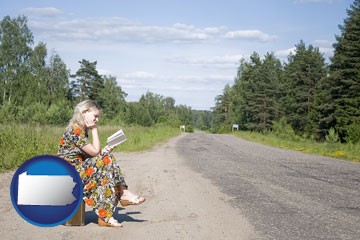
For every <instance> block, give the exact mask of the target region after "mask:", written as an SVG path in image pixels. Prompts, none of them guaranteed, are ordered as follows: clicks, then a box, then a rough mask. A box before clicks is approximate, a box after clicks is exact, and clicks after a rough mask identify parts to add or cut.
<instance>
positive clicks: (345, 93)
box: [213, 0, 360, 143]
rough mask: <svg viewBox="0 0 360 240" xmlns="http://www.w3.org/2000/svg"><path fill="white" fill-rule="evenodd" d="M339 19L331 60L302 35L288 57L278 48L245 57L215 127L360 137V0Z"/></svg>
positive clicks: (219, 105) (220, 102)
mask: <svg viewBox="0 0 360 240" xmlns="http://www.w3.org/2000/svg"><path fill="white" fill-rule="evenodd" d="M347 15H348V17H347V18H346V19H345V20H344V23H343V25H339V29H340V30H341V34H340V35H338V36H335V38H336V43H334V44H333V47H334V55H333V57H331V59H330V62H329V63H327V61H326V59H325V58H324V56H323V54H322V53H321V52H320V50H319V48H317V47H314V46H312V45H306V44H305V42H303V41H300V42H299V43H298V44H297V45H295V48H296V50H295V52H294V53H291V54H290V55H289V56H288V59H287V62H285V63H282V62H280V60H279V59H277V58H276V57H275V56H274V54H273V53H267V54H266V55H265V56H264V57H263V58H261V57H260V56H259V54H258V53H256V52H254V53H253V54H252V55H251V57H250V59H249V60H245V59H242V60H241V62H240V66H239V67H238V71H237V75H236V77H235V80H234V84H233V85H231V86H230V85H226V86H225V87H224V89H223V93H222V94H221V95H219V96H217V97H216V99H215V102H216V103H215V107H214V108H213V114H214V116H213V117H214V119H213V128H215V129H216V131H218V132H224V131H229V125H230V124H232V123H237V124H239V128H240V129H241V130H247V131H258V132H268V131H285V130H286V131H287V132H288V133H289V134H295V135H297V136H301V137H304V138H306V139H313V140H318V141H322V140H325V139H326V137H327V136H328V135H329V133H331V136H332V137H333V138H336V139H337V140H339V141H341V142H351V143H356V142H359V140H360V1H359V0H356V1H354V3H353V4H352V5H351V7H350V9H348V10H347Z"/></svg>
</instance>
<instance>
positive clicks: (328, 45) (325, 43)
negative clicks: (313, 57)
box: [314, 39, 333, 47]
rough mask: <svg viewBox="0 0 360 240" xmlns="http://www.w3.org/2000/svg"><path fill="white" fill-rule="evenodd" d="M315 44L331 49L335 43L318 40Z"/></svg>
mask: <svg viewBox="0 0 360 240" xmlns="http://www.w3.org/2000/svg"><path fill="white" fill-rule="evenodd" d="M314 44H316V45H319V46H327V47H330V46H332V44H333V42H331V41H329V40H324V39H317V40H315V41H314Z"/></svg>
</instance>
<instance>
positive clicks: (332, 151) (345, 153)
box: [234, 131, 360, 162]
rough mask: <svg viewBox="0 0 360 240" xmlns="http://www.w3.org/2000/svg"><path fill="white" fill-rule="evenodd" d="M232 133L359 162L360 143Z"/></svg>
mask: <svg viewBox="0 0 360 240" xmlns="http://www.w3.org/2000/svg"><path fill="white" fill-rule="evenodd" d="M234 135H236V136H239V137H242V138H244V139H247V140H250V141H255V142H259V143H263V144H266V145H271V146H274V147H280V148H284V149H291V150H295V151H301V152H305V153H310V154H317V155H322V156H328V157H334V158H339V159H343V160H350V161H354V162H360V144H359V143H357V144H343V143H331V144H330V143H326V142H316V141H313V140H309V139H303V138H300V137H296V138H294V137H291V136H281V137H280V136H277V135H275V134H273V133H266V134H262V133H258V132H243V131H239V132H235V133H234Z"/></svg>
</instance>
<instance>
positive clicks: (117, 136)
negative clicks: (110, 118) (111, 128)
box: [106, 129, 126, 147]
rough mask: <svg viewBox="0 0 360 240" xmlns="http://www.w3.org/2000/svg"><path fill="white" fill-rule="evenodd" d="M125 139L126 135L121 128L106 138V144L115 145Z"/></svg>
mask: <svg viewBox="0 0 360 240" xmlns="http://www.w3.org/2000/svg"><path fill="white" fill-rule="evenodd" d="M125 141H126V136H125V134H124V132H123V130H122V129H120V130H119V131H117V132H116V133H114V134H113V135H111V136H110V137H108V138H107V141H106V143H107V145H108V146H110V147H116V146H117V145H119V144H121V143H123V142H125Z"/></svg>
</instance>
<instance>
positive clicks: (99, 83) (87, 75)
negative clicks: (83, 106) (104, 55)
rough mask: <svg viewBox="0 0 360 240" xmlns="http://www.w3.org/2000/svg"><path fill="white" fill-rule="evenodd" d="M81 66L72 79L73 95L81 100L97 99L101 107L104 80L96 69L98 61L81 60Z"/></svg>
mask: <svg viewBox="0 0 360 240" xmlns="http://www.w3.org/2000/svg"><path fill="white" fill-rule="evenodd" d="M79 63H80V68H79V70H77V71H76V73H75V75H73V77H74V78H75V80H74V81H72V83H71V84H72V90H73V96H74V97H76V98H78V99H79V100H80V101H82V100H84V99H87V98H90V99H92V100H94V101H96V102H97V103H98V104H99V105H100V106H101V107H103V102H102V99H101V96H100V92H101V91H102V90H103V88H104V80H103V79H102V77H101V76H100V75H99V73H98V71H97V70H96V64H97V62H96V61H95V62H90V61H88V60H85V59H83V60H81V61H79Z"/></svg>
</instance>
